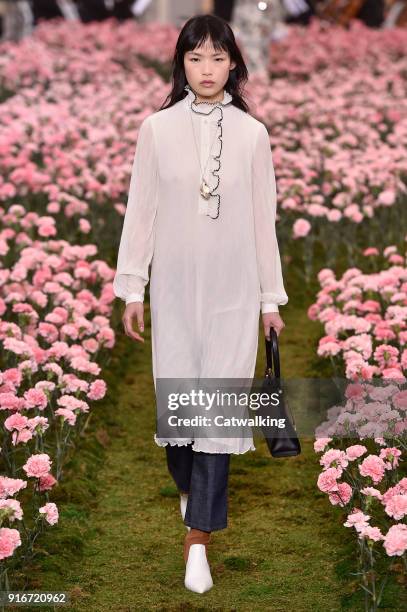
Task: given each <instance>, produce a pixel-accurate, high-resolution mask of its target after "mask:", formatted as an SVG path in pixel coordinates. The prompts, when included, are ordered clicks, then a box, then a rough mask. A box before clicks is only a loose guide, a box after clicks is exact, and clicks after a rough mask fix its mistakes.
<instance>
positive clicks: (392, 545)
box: [383, 523, 407, 557]
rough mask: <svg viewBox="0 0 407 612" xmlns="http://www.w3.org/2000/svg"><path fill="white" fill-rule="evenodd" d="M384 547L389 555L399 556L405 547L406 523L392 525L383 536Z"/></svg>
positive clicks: (406, 540)
mask: <svg viewBox="0 0 407 612" xmlns="http://www.w3.org/2000/svg"><path fill="white" fill-rule="evenodd" d="M383 545H384V548H385V549H386V553H387V554H388V555H389V557H393V556H395V555H397V556H399V557H401V555H404V553H405V552H406V549H407V525H402V524H401V523H399V524H397V525H392V527H390V529H389V531H388V532H387V534H386V536H385V538H384V543H383Z"/></svg>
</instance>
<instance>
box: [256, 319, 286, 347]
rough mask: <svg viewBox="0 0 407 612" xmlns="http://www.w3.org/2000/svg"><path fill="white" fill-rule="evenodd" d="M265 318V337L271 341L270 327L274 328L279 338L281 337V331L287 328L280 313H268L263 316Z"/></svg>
mask: <svg viewBox="0 0 407 612" xmlns="http://www.w3.org/2000/svg"><path fill="white" fill-rule="evenodd" d="M261 316H262V317H263V327H264V335H265V337H266V338H267V340H270V327H274V329H275V330H276V334H277V336H279V335H280V332H281V330H282V329H283V327H285V324H284V321H283V319H282V318H281V317H280V314H279V313H278V312H266V313H264V314H262V315H261Z"/></svg>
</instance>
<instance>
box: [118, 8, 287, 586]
mask: <svg viewBox="0 0 407 612" xmlns="http://www.w3.org/2000/svg"><path fill="white" fill-rule="evenodd" d="M172 77H173V78H172V90H171V92H170V94H169V96H168V97H167V99H166V100H165V102H164V103H163V105H162V107H161V108H160V109H159V110H158V111H157V112H155V113H153V114H151V115H149V116H148V117H147V118H145V119H144V120H143V122H142V124H141V126H140V131H139V136H138V141H137V147H136V152H135V157H134V163H133V168H132V176H131V182H130V189H129V197H128V202H127V210H126V215H125V218H124V223H123V229H122V236H121V241H120V247H119V253H118V261H117V271H116V276H115V278H114V291H115V294H116V296H117V297H119V298H121V299H123V300H125V302H126V309H125V312H124V315H123V324H124V328H125V333H126V334H127V335H128V336H129V337H130V338H132V339H134V340H135V341H139V342H144V338H143V337H142V335H141V334H142V333H143V331H144V316H143V314H144V304H143V302H144V291H145V286H146V284H147V282H148V281H149V280H150V308H151V335H152V365H153V376H154V384H155V390H156V392H157V382H159V381H161V380H164V379H166V380H174V381H177V382H179V381H180V380H186V379H188V380H196V381H199V379H216V378H218V379H225V378H245V379H248V378H253V376H254V371H255V364H256V357H257V348H258V332H259V314H260V309H261V311H262V319H263V327H264V333H265V334H266V337H269V334H270V327H271V326H273V327H274V328H275V329H276V332H277V334H279V333H280V332H281V330H282V329H283V327H284V322H283V321H282V319H281V317H280V315H279V312H278V306H279V305H282V304H286V303H287V301H288V297H287V294H286V291H285V288H284V284H283V278H282V270H281V261H280V254H279V248H278V243H277V239H276V231H275V218H276V184H275V176H274V168H273V163H272V154H271V149H270V139H269V136H268V132H267V129H266V127H265V125H264V124H263V123H262V122H260V121H259V120H257V119H256V118H254V117H253V116H252V115H250V113H249V112H248V105H247V103H246V102H245V100H244V98H243V93H242V92H243V85H244V83H245V82H246V81H247V80H248V72H247V68H246V66H245V64H244V61H243V58H242V55H241V53H240V50H239V48H238V46H237V44H236V41H235V37H234V34H233V31H232V29H231V28H230V26H229V25H228V23H227V22H226V21H224V20H223V19H221V18H219V17H216V16H214V15H198V16H197V17H193V18H192V19H190V20H188V21H187V22H186V23H185V25H184V27H183V28H182V30H181V32H180V35H179V38H178V41H177V44H176V49H175V54H174V60H173V75H172ZM150 263H151V271H150V278H149V264H150ZM134 321H137V326H138V331H135V330H134V329H133V323H134ZM155 441H156V443H157V444H158V445H159V446H165V449H166V459H167V464H168V469H169V472H170V474H171V475H172V477H173V478H174V481H175V483H176V485H177V488H178V490H179V492H180V504H181V513H182V515H183V519H184V523H185V525H186V526H187V527H188V529H187V532H186V536H185V542H184V559H185V563H186V570H185V580H184V583H185V586H186V587H187V588H188V589H190V590H193V591H195V592H198V593H202V592H204V591H207V590H208V589H210V588H211V587H212V585H213V581H212V576H211V572H210V567H209V563H208V559H207V546H208V544H209V541H210V534H211V532H212V531H216V530H219V529H224V528H225V527H226V526H227V486H228V474H229V460H230V455H231V454H232V453H233V454H239V453H244V452H246V451H248V450H255V446H254V444H253V438H252V437H250V436H245V437H239V436H236V437H223V438H222V437H213V438H211V437H205V436H204V437H202V438H196V439H194V438H193V437H183V438H180V437H177V436H174V437H160V435H157V432H156V434H155Z"/></svg>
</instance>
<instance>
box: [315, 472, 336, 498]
mask: <svg viewBox="0 0 407 612" xmlns="http://www.w3.org/2000/svg"><path fill="white" fill-rule="evenodd" d="M341 476H342V469H340V468H334V467H331V468H328V469H327V470H324V471H323V472H322V473H321V474H320V475H319V476H318V482H317V485H318V489H319V490H320V491H323V492H324V493H328V492H331V491H337V490H338V483H337V479H338V478H340V477H341Z"/></svg>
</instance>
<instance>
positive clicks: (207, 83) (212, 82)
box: [201, 81, 215, 85]
mask: <svg viewBox="0 0 407 612" xmlns="http://www.w3.org/2000/svg"><path fill="white" fill-rule="evenodd" d="M214 82H215V81H201V85H213V84H214Z"/></svg>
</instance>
